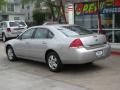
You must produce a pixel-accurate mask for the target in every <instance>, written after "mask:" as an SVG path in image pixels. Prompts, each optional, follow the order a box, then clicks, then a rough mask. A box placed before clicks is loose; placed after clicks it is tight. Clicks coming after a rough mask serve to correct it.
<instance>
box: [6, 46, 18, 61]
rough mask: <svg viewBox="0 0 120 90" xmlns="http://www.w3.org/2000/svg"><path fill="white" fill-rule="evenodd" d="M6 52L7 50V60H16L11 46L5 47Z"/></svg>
mask: <svg viewBox="0 0 120 90" xmlns="http://www.w3.org/2000/svg"><path fill="white" fill-rule="evenodd" d="M6 52H7V57H8V60H10V61H16V60H17V58H16V55H15V53H14V50H13V48H12V47H11V46H8V47H7V49H6Z"/></svg>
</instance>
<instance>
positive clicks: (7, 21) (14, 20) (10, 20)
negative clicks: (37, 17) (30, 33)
mask: <svg viewBox="0 0 120 90" xmlns="http://www.w3.org/2000/svg"><path fill="white" fill-rule="evenodd" d="M16 21H18V22H20V21H22V22H25V21H24V20H8V21H1V22H16Z"/></svg>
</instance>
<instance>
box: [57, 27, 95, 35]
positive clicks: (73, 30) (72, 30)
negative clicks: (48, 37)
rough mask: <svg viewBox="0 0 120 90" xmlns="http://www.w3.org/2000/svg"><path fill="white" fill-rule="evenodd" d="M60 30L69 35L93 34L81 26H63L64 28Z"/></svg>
mask: <svg viewBox="0 0 120 90" xmlns="http://www.w3.org/2000/svg"><path fill="white" fill-rule="evenodd" d="M59 30H60V31H61V32H62V33H63V34H65V35H66V36H68V37H70V36H79V35H87V34H93V32H92V31H89V30H87V29H84V28H82V27H80V26H63V27H62V29H59Z"/></svg>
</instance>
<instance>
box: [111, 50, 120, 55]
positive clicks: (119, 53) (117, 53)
mask: <svg viewBox="0 0 120 90" xmlns="http://www.w3.org/2000/svg"><path fill="white" fill-rule="evenodd" d="M111 53H112V54H113V55H120V52H116V51H112V52H111Z"/></svg>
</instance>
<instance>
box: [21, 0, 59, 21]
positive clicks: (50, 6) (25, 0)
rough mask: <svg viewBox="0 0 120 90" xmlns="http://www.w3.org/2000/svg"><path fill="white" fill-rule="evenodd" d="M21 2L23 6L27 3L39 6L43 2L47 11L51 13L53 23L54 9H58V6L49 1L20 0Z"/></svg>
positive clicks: (54, 17) (54, 18)
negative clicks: (47, 8)
mask: <svg viewBox="0 0 120 90" xmlns="http://www.w3.org/2000/svg"><path fill="white" fill-rule="evenodd" d="M21 1H22V3H23V4H27V3H29V2H35V4H36V5H35V6H39V5H40V3H42V2H45V3H46V5H47V6H48V7H49V9H50V11H51V15H52V17H53V21H55V20H56V16H55V12H54V8H59V6H57V5H55V4H54V3H53V2H52V1H51V0H21ZM38 8H39V7H38Z"/></svg>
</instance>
